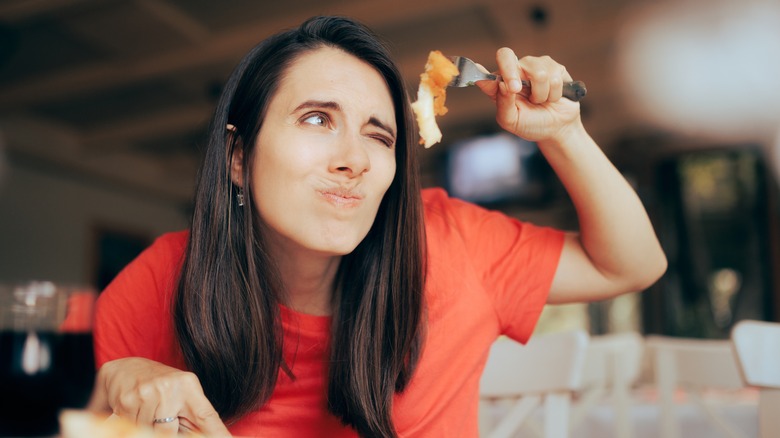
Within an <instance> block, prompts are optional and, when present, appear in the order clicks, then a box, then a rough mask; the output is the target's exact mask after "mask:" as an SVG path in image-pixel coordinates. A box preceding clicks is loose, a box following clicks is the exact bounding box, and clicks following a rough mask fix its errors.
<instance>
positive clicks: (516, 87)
mask: <svg viewBox="0 0 780 438" xmlns="http://www.w3.org/2000/svg"><path fill="white" fill-rule="evenodd" d="M509 89H510V90H511V91H512V92H513V93H519V92H520V90H522V89H523V84H521V83H520V81H518V80H517V79H512V80H511V81H509Z"/></svg>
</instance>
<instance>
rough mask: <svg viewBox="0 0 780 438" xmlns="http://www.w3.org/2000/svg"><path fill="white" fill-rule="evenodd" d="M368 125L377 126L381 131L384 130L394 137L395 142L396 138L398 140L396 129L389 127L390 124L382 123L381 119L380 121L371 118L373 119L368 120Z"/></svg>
mask: <svg viewBox="0 0 780 438" xmlns="http://www.w3.org/2000/svg"><path fill="white" fill-rule="evenodd" d="M368 124H369V125H373V126H376V127H377V128H379V129H381V130H383V131H387V133H388V134H390V135H392V136H393V140H395V138H396V134H395V130H394V129H392V128H391V127H390V125H388V124H386V123H384V122H382V121H381V120H379V119H378V118H376V117H371V118H369V119H368Z"/></svg>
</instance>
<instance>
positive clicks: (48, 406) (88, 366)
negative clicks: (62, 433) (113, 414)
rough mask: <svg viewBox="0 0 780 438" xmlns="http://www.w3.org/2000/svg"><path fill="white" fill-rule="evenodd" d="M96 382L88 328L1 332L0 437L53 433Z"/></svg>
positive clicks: (82, 403)
mask: <svg viewBox="0 0 780 438" xmlns="http://www.w3.org/2000/svg"><path fill="white" fill-rule="evenodd" d="M94 382H95V361H94V353H93V349H92V336H91V334H89V333H52V332H15V331H2V332H0V436H52V435H56V434H57V433H58V431H59V422H58V416H59V412H60V410H61V409H64V408H83V407H84V406H85V405H86V404H87V402H88V401H89V397H90V395H91V393H92V388H93V385H94Z"/></svg>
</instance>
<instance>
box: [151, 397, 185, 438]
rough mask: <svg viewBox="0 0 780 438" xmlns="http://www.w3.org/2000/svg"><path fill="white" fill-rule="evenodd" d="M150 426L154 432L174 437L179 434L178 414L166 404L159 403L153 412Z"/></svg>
mask: <svg viewBox="0 0 780 438" xmlns="http://www.w3.org/2000/svg"><path fill="white" fill-rule="evenodd" d="M152 426H153V427H154V430H155V432H159V433H160V434H162V435H165V436H175V435H176V434H177V433H178V432H179V414H178V410H177V409H172V408H171V407H170V405H169V404H168V403H165V402H161V403H160V404H159V405H158V406H157V409H156V410H155V411H154V419H153V420H152Z"/></svg>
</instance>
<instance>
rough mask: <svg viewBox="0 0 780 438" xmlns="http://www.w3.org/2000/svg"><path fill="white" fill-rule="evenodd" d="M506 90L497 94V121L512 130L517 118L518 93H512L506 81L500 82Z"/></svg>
mask: <svg viewBox="0 0 780 438" xmlns="http://www.w3.org/2000/svg"><path fill="white" fill-rule="evenodd" d="M499 88H503V89H504V90H503V91H502V92H500V93H498V94H497V95H496V122H498V125H499V126H501V127H502V128H504V129H506V130H508V131H511V129H512V126H513V125H514V123H515V122H516V120H517V115H518V114H517V112H518V108H517V104H516V99H517V98H516V95H515V94H513V93H510V92H509V91H508V90H507V89H506V88H507V85H506V83H505V82H502V83H500V84H499Z"/></svg>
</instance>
